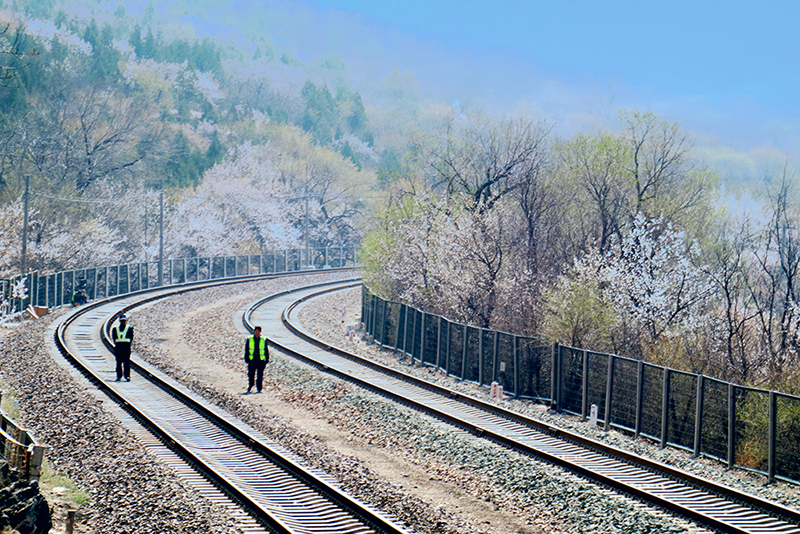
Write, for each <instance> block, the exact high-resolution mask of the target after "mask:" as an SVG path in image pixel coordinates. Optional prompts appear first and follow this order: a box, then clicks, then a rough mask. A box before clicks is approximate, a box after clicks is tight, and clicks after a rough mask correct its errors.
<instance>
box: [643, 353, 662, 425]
mask: <svg viewBox="0 0 800 534" xmlns="http://www.w3.org/2000/svg"><path fill="white" fill-rule="evenodd" d="M663 383H664V369H663V368H662V367H657V366H655V365H648V364H645V366H644V377H643V379H642V426H641V429H640V432H641V433H642V434H644V435H645V436H649V437H651V438H655V439H661V408H662V402H663V398H664V387H663Z"/></svg>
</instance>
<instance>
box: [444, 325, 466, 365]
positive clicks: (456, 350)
mask: <svg viewBox="0 0 800 534" xmlns="http://www.w3.org/2000/svg"><path fill="white" fill-rule="evenodd" d="M465 328H466V327H465V326H464V325H461V324H457V323H451V324H450V328H449V334H450V357H449V358H448V363H447V373H448V374H449V375H450V376H455V377H457V378H463V376H462V372H463V363H464V329H465Z"/></svg>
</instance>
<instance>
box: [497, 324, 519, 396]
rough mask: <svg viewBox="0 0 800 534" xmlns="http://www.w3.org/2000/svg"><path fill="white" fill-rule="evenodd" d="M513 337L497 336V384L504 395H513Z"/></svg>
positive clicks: (515, 370) (514, 374) (514, 369)
mask: <svg viewBox="0 0 800 534" xmlns="http://www.w3.org/2000/svg"><path fill="white" fill-rule="evenodd" d="M516 374H517V369H516V367H515V366H514V336H512V335H511V334H506V333H503V332H500V333H498V334H497V383H498V384H500V385H501V386H503V391H504V392H505V393H512V394H513V393H515V391H514V376H516Z"/></svg>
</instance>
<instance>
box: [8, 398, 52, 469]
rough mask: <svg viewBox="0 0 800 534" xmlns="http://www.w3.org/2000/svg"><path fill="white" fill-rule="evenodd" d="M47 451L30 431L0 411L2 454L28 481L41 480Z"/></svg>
mask: <svg viewBox="0 0 800 534" xmlns="http://www.w3.org/2000/svg"><path fill="white" fill-rule="evenodd" d="M1 395H2V392H0V396H1ZM46 449H47V446H45V445H41V444H40V443H38V442H37V441H36V438H34V437H33V434H32V433H31V432H30V431H29V430H26V429H24V428H22V427H21V426H19V425H18V424H17V423H16V422H15V421H14V420H13V419H12V418H11V417H10V416H9V415H8V414H7V413H6V412H4V411H3V410H0V453H1V454H2V455H3V458H5V459H6V461H8V463H9V464H11V466H12V467H15V468H17V469H18V470H19V471H20V472H21V473H22V475H23V476H25V477H26V478H27V479H28V480H39V476H40V475H41V473H42V462H43V461H44V453H45V450H46Z"/></svg>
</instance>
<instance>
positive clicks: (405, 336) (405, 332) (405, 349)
mask: <svg viewBox="0 0 800 534" xmlns="http://www.w3.org/2000/svg"><path fill="white" fill-rule="evenodd" d="M401 306H402V307H403V310H404V312H405V313H404V314H403V353H404V354H408V305H406V304H401ZM398 328H399V326H398Z"/></svg>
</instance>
